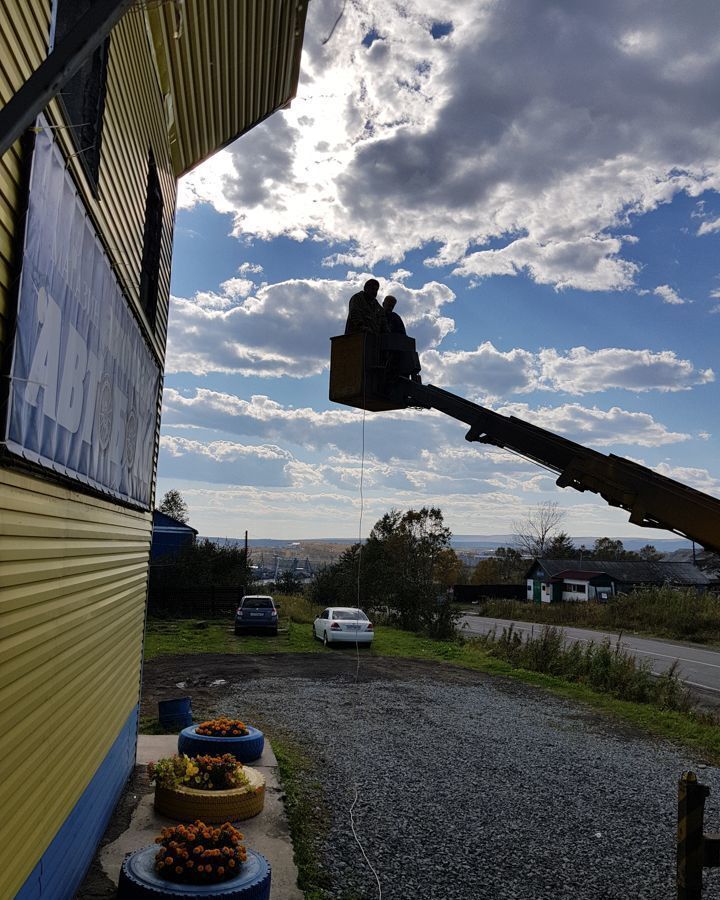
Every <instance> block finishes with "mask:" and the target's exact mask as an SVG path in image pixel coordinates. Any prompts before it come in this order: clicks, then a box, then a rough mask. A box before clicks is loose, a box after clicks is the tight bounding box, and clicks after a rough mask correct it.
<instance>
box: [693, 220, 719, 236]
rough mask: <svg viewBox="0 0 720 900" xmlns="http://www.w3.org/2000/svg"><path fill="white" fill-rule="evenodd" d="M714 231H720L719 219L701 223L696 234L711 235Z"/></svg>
mask: <svg viewBox="0 0 720 900" xmlns="http://www.w3.org/2000/svg"><path fill="white" fill-rule="evenodd" d="M715 231H720V219H711V220H708V221H705V222H701V223H700V227H699V228H698V230H697V233H698V234H712V233H713V232H715Z"/></svg>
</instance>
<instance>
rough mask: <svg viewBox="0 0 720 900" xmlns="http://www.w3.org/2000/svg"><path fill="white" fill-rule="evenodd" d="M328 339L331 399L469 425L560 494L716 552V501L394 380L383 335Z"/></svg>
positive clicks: (446, 394)
mask: <svg viewBox="0 0 720 900" xmlns="http://www.w3.org/2000/svg"><path fill="white" fill-rule="evenodd" d="M393 339H394V340H396V336H394V337H393ZM331 340H332V355H331V368H330V399H331V400H335V401H337V402H340V403H345V404H347V405H349V406H357V407H360V408H364V409H370V410H391V409H403V408H406V407H422V408H425V409H436V410H438V411H439V412H441V413H444V414H445V415H447V416H450V417H451V418H453V419H457V420H458V421H460V422H464V423H465V424H466V425H468V426H469V431H468V433H467V434H466V436H465V437H466V440H468V441H479V442H481V443H484V444H491V445H493V446H495V447H501V448H503V449H506V450H510V451H513V452H515V453H519V454H521V455H522V456H525V457H527V458H528V459H530V460H532V461H533V462H535V463H538V464H539V465H542V466H545V467H547V468H549V469H552V470H553V471H554V472H557V473H558V477H557V481H556V484H558V485H559V487H563V488H564V487H571V488H574V489H575V490H577V491H591V492H592V493H595V494H599V495H600V496H601V497H602V498H603V499H604V500H605V501H606V502H607V503H608V504H609V505H610V506H617V507H620V508H621V509H624V510H626V511H627V512H628V513H629V514H630V521H631V522H632V523H633V524H635V525H642V526H644V527H646V528H665V529H667V530H668V531H672V532H674V533H675V534H679V535H682V536H683V537H686V538H688V539H689V540H691V541H696V542H697V543H699V544H701V545H702V546H703V547H705V548H706V549H707V550H714V551H715V552H720V500H719V499H718V498H716V497H711V496H710V495H709V494H704V493H702V491H698V490H695V489H694V488H691V487H688V486H687V485H685V484H682V483H681V482H679V481H675V480H674V479H672V478H667V477H666V476H664V475H660V474H658V473H657V472H653V471H652V470H651V469H648V468H646V467H645V466H641V465H638V463H634V462H632V461H631V460H629V459H624V458H623V457H621V456H615V455H614V454H609V455H606V454H604V453H600V452H598V451H597V450H591V449H590V448H588V447H584V446H583V445H582V444H578V443H576V442H575V441H571V440H568V438H564V437H561V436H560V435H557V434H554V433H553V432H552V431H547V430H545V429H544V428H538V427H537V426H536V425H531V424H530V423H529V422H525V421H523V420H522V419H519V418H517V417H516V416H503V415H500V414H499V413H496V412H494V411H493V410H491V409H488V408H487V407H484V406H480V405H478V404H477V403H472V402H471V401H470V400H466V399H464V398H463V397H460V396H458V395H457V394H453V393H451V392H450V391H446V390H443V389H442V388H439V387H435V386H434V385H431V384H428V385H425V384H418V383H416V382H414V381H412V380H411V379H410V378H407V377H403V376H402V375H398V374H397V373H396V372H394V371H393V368H392V365H390V366H389V365H388V353H387V349H386V348H385V346H384V342H383V336H382V335H380V336H375V335H365V334H354V335H345V336H342V337H335V338H332V339H331ZM407 340H408V341H411V339H410V338H408V339H407ZM412 345H413V346H412V351H408V352H414V349H415V347H414V341H412ZM408 347H409V345H408ZM393 352H394V351H393Z"/></svg>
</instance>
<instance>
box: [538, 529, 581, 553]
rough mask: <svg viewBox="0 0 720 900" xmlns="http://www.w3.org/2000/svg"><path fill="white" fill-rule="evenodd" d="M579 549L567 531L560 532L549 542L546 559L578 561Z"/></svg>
mask: <svg viewBox="0 0 720 900" xmlns="http://www.w3.org/2000/svg"><path fill="white" fill-rule="evenodd" d="M577 556H578V549H577V547H576V546H575V544H573V541H572V538H571V537H570V535H569V534H568V533H567V532H566V531H558V533H557V534H555V535H553V536H552V538H551V539H550V541H549V542H548V545H547V549H546V550H545V559H576V558H577Z"/></svg>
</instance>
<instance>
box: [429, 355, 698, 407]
mask: <svg viewBox="0 0 720 900" xmlns="http://www.w3.org/2000/svg"><path fill="white" fill-rule="evenodd" d="M423 367H424V371H425V373H426V376H427V378H428V379H429V380H431V381H433V382H436V383H438V384H443V385H452V386H459V387H463V388H465V389H466V390H469V391H472V392H475V393H478V394H480V395H484V396H486V397H506V396H508V395H510V394H524V393H529V392H531V391H535V390H553V391H563V392H564V393H567V394H573V395H576V396H579V395H582V394H589V393H597V392H599V391H605V390H608V389H611V388H621V389H624V390H628V391H635V392H644V391H662V392H669V391H684V390H689V389H690V388H691V387H693V386H694V385H699V384H708V383H710V382H713V381H714V380H715V374H714V372H713V370H712V369H696V368H695V367H694V366H693V364H692V363H691V362H690V361H689V360H687V359H679V358H678V357H677V356H676V354H675V353H674V352H673V351H671V350H663V351H659V352H653V351H651V350H628V349H623V348H619V347H609V348H605V349H601V350H589V349H588V348H587V347H573V348H572V349H570V350H568V351H567V353H560V352H559V351H557V350H553V349H547V350H541V351H540V352H539V353H530V352H529V351H527V350H520V349H513V350H509V351H505V352H503V351H500V350H498V349H496V348H495V347H494V346H493V344H492V343H491V342H489V341H486V342H485V343H484V344H482V345H481V346H479V347H478V348H477V349H476V350H471V351H464V350H457V351H445V352H443V351H438V350H429V351H426V352H425V353H424V354H423Z"/></svg>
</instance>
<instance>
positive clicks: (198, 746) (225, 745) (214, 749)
mask: <svg viewBox="0 0 720 900" xmlns="http://www.w3.org/2000/svg"><path fill="white" fill-rule="evenodd" d="M197 727H198V726H197V725H190V727H189V728H183V730H182V731H181V732H180V736H179V737H178V753H181V754H182V753H184V754H185V755H186V756H222V755H223V753H232V755H233V756H234V757H235V759H237V760H239V762H241V763H251V762H255V760H256V759H260V757H261V756H262V752H263V747H264V746H265V736H264V735H263V733H262V731H260V729H259V728H253V727H252V725H247V726H246V727H247V730H248V734H244V735H242V736H240V737H206V736H205V735H204V734H197V733H196V729H197Z"/></svg>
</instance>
